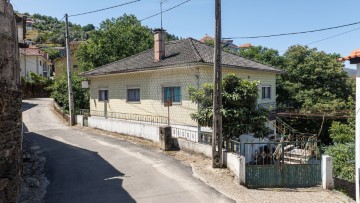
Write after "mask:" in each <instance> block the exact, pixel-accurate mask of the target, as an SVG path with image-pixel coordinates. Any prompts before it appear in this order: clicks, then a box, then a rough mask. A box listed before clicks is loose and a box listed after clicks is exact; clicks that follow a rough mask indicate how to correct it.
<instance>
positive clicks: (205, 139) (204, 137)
mask: <svg viewBox="0 0 360 203" xmlns="http://www.w3.org/2000/svg"><path fill="white" fill-rule="evenodd" d="M198 141H199V142H200V143H203V144H209V145H211V144H212V132H200V136H199V140H198Z"/></svg>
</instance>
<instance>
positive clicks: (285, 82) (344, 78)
mask: <svg viewBox="0 0 360 203" xmlns="http://www.w3.org/2000/svg"><path fill="white" fill-rule="evenodd" d="M284 57H285V64H284V66H283V68H284V70H285V71H286V74H283V75H281V76H280V77H279V80H278V87H277V92H278V95H279V96H278V98H277V99H278V102H279V103H280V104H292V105H295V106H298V107H300V108H302V109H305V110H310V111H321V110H342V109H350V108H352V106H351V104H352V103H353V98H354V82H353V81H352V80H349V77H348V75H347V74H346V72H345V71H343V69H342V64H341V63H340V62H338V61H337V58H339V55H338V54H327V53H325V52H323V51H317V49H310V48H308V47H306V46H299V45H297V46H291V47H289V49H288V50H287V51H286V53H285V54H284Z"/></svg>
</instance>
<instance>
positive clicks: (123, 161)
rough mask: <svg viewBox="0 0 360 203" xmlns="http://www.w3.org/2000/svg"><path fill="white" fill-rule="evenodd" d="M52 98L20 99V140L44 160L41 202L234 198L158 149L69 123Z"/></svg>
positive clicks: (214, 200) (171, 200)
mask: <svg viewBox="0 0 360 203" xmlns="http://www.w3.org/2000/svg"><path fill="white" fill-rule="evenodd" d="M51 101H52V100H51V99H32V100H24V101H23V122H24V144H26V145H29V146H33V147H37V148H38V150H39V151H40V154H41V155H42V156H44V157H45V158H46V163H45V171H46V177H47V179H48V181H49V182H50V184H49V185H48V187H47V191H46V195H45V197H44V201H45V202H233V200H231V199H229V198H227V197H225V196H224V195H222V194H221V193H219V192H218V191H217V190H215V189H213V188H212V187H210V186H208V185H207V184H205V183H204V182H202V181H200V180H198V179H196V178H194V177H193V174H192V170H191V168H190V167H188V166H185V165H183V164H181V162H180V161H177V160H175V159H173V158H171V157H170V156H168V155H166V154H164V153H161V152H160V151H159V150H154V149H148V148H145V147H142V146H139V145H135V144H132V143H130V142H127V141H124V140H120V139H116V138H111V137H106V136H101V135H98V134H96V133H87V132H84V131H81V130H79V129H76V128H71V127H69V126H67V125H66V123H64V121H62V120H60V119H59V118H58V117H57V115H55V113H54V112H53V111H51V110H50V109H51V104H52V103H51Z"/></svg>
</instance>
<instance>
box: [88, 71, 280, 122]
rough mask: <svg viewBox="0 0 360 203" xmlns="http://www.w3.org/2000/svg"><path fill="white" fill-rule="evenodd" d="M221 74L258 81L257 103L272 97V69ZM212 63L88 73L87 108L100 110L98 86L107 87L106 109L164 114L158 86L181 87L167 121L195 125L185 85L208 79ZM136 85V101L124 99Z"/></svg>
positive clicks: (272, 100)
mask: <svg viewBox="0 0 360 203" xmlns="http://www.w3.org/2000/svg"><path fill="white" fill-rule="evenodd" d="M223 72H224V73H223V76H225V75H226V74H229V73H235V74H237V75H239V76H240V77H241V78H243V79H249V80H257V81H261V84H260V85H259V99H258V103H268V102H275V101H276V88H275V87H276V74H275V73H273V72H265V71H254V70H244V69H235V68H232V69H231V68H223ZM212 78H213V76H212V66H210V65H209V66H207V65H192V66H183V67H178V68H167V69H159V70H152V71H143V72H132V73H122V74H116V75H115V74H113V75H107V76H97V77H90V78H89V79H90V110H91V111H104V102H101V101H99V100H98V97H99V90H100V89H107V90H108V96H109V102H108V104H107V105H108V106H107V111H108V112H121V113H127V114H142V115H154V116H163V117H167V115H168V109H167V107H164V104H163V102H162V95H163V93H162V88H163V87H169V86H180V87H181V98H182V101H181V103H177V104H176V103H174V104H173V106H171V107H170V120H171V124H179V125H190V126H196V122H195V121H193V120H192V119H191V117H190V114H191V113H194V112H195V111H196V109H197V104H195V103H192V102H191V101H190V99H189V93H188V86H189V85H192V86H194V87H197V86H198V85H199V84H200V85H201V84H204V83H209V82H212ZM265 85H266V86H271V99H265V100H263V99H261V87H262V86H265ZM132 88H140V102H127V89H132Z"/></svg>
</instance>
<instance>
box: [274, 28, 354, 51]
mask: <svg viewBox="0 0 360 203" xmlns="http://www.w3.org/2000/svg"><path fill="white" fill-rule="evenodd" d="M359 29H360V27H358V28H355V29H352V30H348V31H346V32H342V33H339V34H336V35H332V36H330V37H326V38H323V39H320V40H316V41H313V42H310V43H307V44H305V46H308V45H310V44H315V43H318V42H322V41H325V40H328V39H332V38H335V37H338V36H341V35H344V34H347V33H350V32H354V31H356V30H359ZM286 51H287V50H284V51H279V53H284V52H286Z"/></svg>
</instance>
